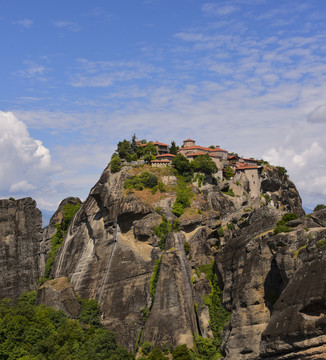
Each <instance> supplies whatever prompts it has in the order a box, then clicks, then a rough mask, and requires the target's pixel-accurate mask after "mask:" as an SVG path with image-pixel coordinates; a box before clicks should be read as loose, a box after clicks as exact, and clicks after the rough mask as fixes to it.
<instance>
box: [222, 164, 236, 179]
mask: <svg viewBox="0 0 326 360" xmlns="http://www.w3.org/2000/svg"><path fill="white" fill-rule="evenodd" d="M223 175H224V177H225V178H226V179H230V178H232V177H233V176H234V175H235V173H234V171H233V170H232V168H231V167H230V166H229V165H228V166H226V167H225V168H224V169H223Z"/></svg>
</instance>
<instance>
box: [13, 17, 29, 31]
mask: <svg viewBox="0 0 326 360" xmlns="http://www.w3.org/2000/svg"><path fill="white" fill-rule="evenodd" d="M12 23H13V24H14V25H20V26H23V27H24V28H26V29H29V28H30V27H31V26H32V25H33V23H34V22H33V20H30V19H22V20H17V21H13V22H12Z"/></svg>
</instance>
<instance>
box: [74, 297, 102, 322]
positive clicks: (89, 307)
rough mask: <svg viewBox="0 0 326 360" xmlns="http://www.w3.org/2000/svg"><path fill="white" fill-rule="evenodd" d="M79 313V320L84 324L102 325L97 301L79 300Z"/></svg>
mask: <svg viewBox="0 0 326 360" xmlns="http://www.w3.org/2000/svg"><path fill="white" fill-rule="evenodd" d="M80 304H81V313H80V316H79V320H80V321H82V322H83V323H85V324H89V325H93V326H95V327H102V324H101V319H100V316H101V312H100V306H99V304H98V302H97V301H96V300H94V299H83V300H81V301H80Z"/></svg>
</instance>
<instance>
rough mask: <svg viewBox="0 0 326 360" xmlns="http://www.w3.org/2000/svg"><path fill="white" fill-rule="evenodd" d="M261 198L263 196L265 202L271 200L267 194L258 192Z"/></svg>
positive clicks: (267, 202)
mask: <svg viewBox="0 0 326 360" xmlns="http://www.w3.org/2000/svg"><path fill="white" fill-rule="evenodd" d="M260 195H261V196H262V197H263V198H265V200H266V204H269V203H270V202H271V201H272V199H271V197H270V196H269V195H268V194H260Z"/></svg>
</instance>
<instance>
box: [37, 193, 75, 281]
mask: <svg viewBox="0 0 326 360" xmlns="http://www.w3.org/2000/svg"><path fill="white" fill-rule="evenodd" d="M81 203H82V202H81V200H80V199H79V198H77V197H68V198H66V199H64V200H62V201H61V203H60V204H59V206H58V209H57V211H56V212H55V213H54V214H53V216H52V217H51V219H50V223H49V225H48V226H46V227H45V228H44V229H43V234H42V240H41V241H40V256H39V269H40V276H42V275H44V270H45V264H46V261H47V259H48V253H49V252H50V250H51V237H52V236H53V235H54V234H55V232H56V231H57V228H56V226H55V224H60V225H61V223H62V220H63V207H64V206H65V205H66V204H71V205H76V204H81Z"/></svg>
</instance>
